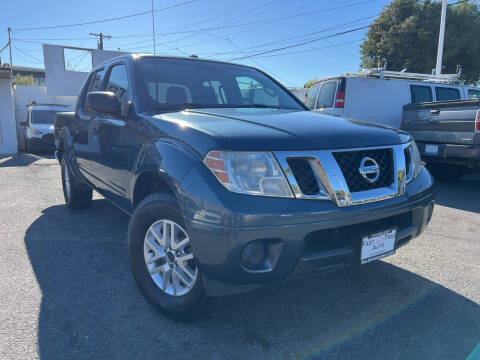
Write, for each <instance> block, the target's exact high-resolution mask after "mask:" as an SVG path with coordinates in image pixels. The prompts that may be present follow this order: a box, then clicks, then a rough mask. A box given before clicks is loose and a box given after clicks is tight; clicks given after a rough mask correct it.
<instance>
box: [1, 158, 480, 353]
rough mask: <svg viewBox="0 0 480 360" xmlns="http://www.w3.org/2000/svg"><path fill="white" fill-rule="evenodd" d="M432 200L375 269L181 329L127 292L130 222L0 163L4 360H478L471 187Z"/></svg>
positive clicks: (14, 164)
mask: <svg viewBox="0 0 480 360" xmlns="http://www.w3.org/2000/svg"><path fill="white" fill-rule="evenodd" d="M437 192H438V193H437V206H436V208H435V213H434V216H433V219H432V222H431V224H430V227H429V228H428V229H427V231H426V232H425V233H424V234H423V235H422V236H421V237H419V238H417V239H415V240H414V241H413V242H412V243H410V244H409V245H408V246H406V247H404V248H402V249H401V250H399V251H398V252H397V254H396V255H394V256H392V257H390V258H387V259H386V260H385V261H377V262H375V263H373V264H370V265H369V266H365V267H361V268H359V269H355V270H345V271H341V272H338V273H334V274H329V275H328V276H323V277H318V278H315V279H310V280H305V281H297V282H290V283H282V284H273V285H269V286H266V287H263V288H261V289H258V290H256V291H254V292H251V293H248V294H244V295H239V296H232V297H224V298H215V299H212V300H211V301H210V303H209V305H208V306H207V307H206V308H205V310H204V312H203V313H202V315H201V317H200V319H198V320H197V321H195V322H190V323H181V322H174V321H172V320H170V319H167V318H165V317H163V316H162V315H161V314H159V313H158V312H156V311H155V310H153V309H152V308H151V307H150V306H149V305H148V303H147V302H146V301H145V300H144V299H143V297H142V296H141V294H140V293H139V291H138V290H137V288H136V286H135V284H134V281H133V278H132V276H131V274H130V270H129V267H128V262H127V244H126V230H127V224H128V217H127V216H126V215H124V214H123V213H122V212H120V211H119V210H117V209H116V208H115V207H114V206H112V205H111V204H109V203H108V202H107V201H105V200H104V199H102V198H101V197H99V196H96V197H95V200H94V202H93V206H92V208H91V209H90V210H86V211H80V212H76V211H71V210H69V209H67V208H66V207H65V205H64V202H63V197H62V191H61V183H60V171H59V166H58V164H57V163H56V161H55V160H54V159H52V158H51V157H39V156H34V155H21V156H19V157H16V158H3V159H0V273H1V274H2V276H1V277H0V359H2V360H9V359H15V360H20V359H45V360H47V359H48V360H50V359H93V358H95V359H137V358H139V359H140V358H141V359H158V358H164V359H165V358H168V359H283V358H287V359H311V358H313V359H449V360H450V359H466V358H468V357H469V359H480V306H479V303H480V260H479V259H480V235H479V229H480V176H479V175H471V176H468V177H465V179H463V180H462V181H460V182H458V183H456V184H438V187H437ZM475 348H477V350H476V351H475V350H474V349H475Z"/></svg>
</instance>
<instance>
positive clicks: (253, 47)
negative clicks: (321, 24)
mask: <svg viewBox="0 0 480 360" xmlns="http://www.w3.org/2000/svg"><path fill="white" fill-rule="evenodd" d="M372 17H375V16H368V17H365V18H361V19H357V20H353V21H349V22H347V23H343V24H339V25H335V26H331V27H328V28H325V29H322V30H318V31H315V32H312V33H307V34H303V35H297V36H293V37H290V38H286V39H283V40H276V41H272V42H269V43H263V44H260V45H254V46H250V47H248V48H246V49H257V48H259V47H264V46H267V45H272V44H278V43H283V42H288V41H290V40H293V39H297V38H302V37H306V36H310V35H315V34H319V33H323V32H327V31H330V30H335V29H340V28H343V27H345V26H348V25H351V24H354V23H358V22H361V21H364V20H366V19H368V18H372ZM252 52H254V50H253V51H245V50H243V51H238V52H234V51H233V52H232V51H225V52H214V53H204V55H210V56H209V57H213V56H216V55H230V54H232V55H233V54H236V53H240V54H250V53H252Z"/></svg>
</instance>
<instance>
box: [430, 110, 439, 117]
mask: <svg viewBox="0 0 480 360" xmlns="http://www.w3.org/2000/svg"><path fill="white" fill-rule="evenodd" d="M430 115H433V116H437V115H440V110H439V109H432V110H430Z"/></svg>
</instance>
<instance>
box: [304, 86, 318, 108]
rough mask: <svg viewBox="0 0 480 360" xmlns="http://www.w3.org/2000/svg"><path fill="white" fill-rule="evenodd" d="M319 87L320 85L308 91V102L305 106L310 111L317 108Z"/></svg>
mask: <svg viewBox="0 0 480 360" xmlns="http://www.w3.org/2000/svg"><path fill="white" fill-rule="evenodd" d="M319 87H320V84H315V85H313V86H312V87H311V88H310V90H308V95H307V101H306V102H305V105H307V107H308V108H309V109H313V107H314V106H315V100H316V99H317V93H318V88H319Z"/></svg>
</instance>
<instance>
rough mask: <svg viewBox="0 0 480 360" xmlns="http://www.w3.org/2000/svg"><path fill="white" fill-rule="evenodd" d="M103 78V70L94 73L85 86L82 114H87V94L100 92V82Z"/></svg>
mask: <svg viewBox="0 0 480 360" xmlns="http://www.w3.org/2000/svg"><path fill="white" fill-rule="evenodd" d="M104 76H105V68H103V69H100V70H98V71H96V72H95V73H94V74H93V75H92V77H91V78H90V80H89V81H88V84H87V90H86V91H85V94H84V98H83V106H82V109H83V112H84V113H87V112H88V111H87V100H86V99H87V94H88V93H89V92H92V91H101V90H102V81H103V77H104Z"/></svg>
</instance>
